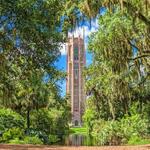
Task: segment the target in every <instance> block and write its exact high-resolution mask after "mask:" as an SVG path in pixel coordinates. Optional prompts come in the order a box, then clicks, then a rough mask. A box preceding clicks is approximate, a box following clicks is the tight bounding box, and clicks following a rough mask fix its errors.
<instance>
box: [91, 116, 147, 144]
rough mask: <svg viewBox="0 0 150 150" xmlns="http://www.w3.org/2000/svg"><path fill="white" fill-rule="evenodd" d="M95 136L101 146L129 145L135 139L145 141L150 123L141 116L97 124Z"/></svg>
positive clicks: (102, 121)
mask: <svg viewBox="0 0 150 150" xmlns="http://www.w3.org/2000/svg"><path fill="white" fill-rule="evenodd" d="M93 130H94V133H93V134H94V135H95V136H96V137H97V138H98V141H99V144H100V145H108V144H109V145H120V144H127V143H128V142H129V141H130V140H131V142H132V140H133V137H140V138H141V139H143V141H144V138H145V137H146V136H147V135H148V134H147V133H148V122H147V120H146V119H144V118H142V117H141V115H139V114H136V115H132V116H126V117H124V118H122V119H121V120H118V121H104V120H101V121H99V122H95V125H94V127H93Z"/></svg>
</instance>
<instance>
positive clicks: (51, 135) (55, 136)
mask: <svg viewBox="0 0 150 150" xmlns="http://www.w3.org/2000/svg"><path fill="white" fill-rule="evenodd" d="M48 137H49V141H50V143H56V142H58V141H59V140H60V139H59V138H58V136H57V135H53V134H50V135H49V136H48Z"/></svg>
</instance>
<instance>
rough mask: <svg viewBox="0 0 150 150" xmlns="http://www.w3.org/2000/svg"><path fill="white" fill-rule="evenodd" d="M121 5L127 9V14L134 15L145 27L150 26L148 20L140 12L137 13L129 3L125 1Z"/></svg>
mask: <svg viewBox="0 0 150 150" xmlns="http://www.w3.org/2000/svg"><path fill="white" fill-rule="evenodd" d="M123 5H124V6H125V7H126V8H127V9H128V11H129V13H131V14H132V13H136V15H137V17H138V18H139V19H140V20H142V21H143V22H144V23H145V24H146V25H148V26H150V20H149V19H148V18H146V17H145V16H144V15H143V14H142V13H141V12H139V11H138V10H137V9H136V7H134V6H133V5H131V3H129V2H127V1H123Z"/></svg>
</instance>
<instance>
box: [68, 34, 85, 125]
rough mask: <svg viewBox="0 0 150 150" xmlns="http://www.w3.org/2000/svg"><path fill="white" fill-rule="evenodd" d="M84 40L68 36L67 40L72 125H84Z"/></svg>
mask: <svg viewBox="0 0 150 150" xmlns="http://www.w3.org/2000/svg"><path fill="white" fill-rule="evenodd" d="M85 63H86V59H85V47H84V40H83V39H82V38H81V37H80V36H79V37H77V38H74V37H72V38H68V42H67V85H66V92H67V94H69V95H70V97H71V113H72V125H73V126H81V125H82V115H83V112H84V108H85V92H84V78H83V68H84V66H85Z"/></svg>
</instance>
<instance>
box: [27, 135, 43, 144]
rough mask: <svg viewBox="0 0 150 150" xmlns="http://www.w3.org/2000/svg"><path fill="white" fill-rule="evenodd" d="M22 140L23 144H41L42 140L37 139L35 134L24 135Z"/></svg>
mask: <svg viewBox="0 0 150 150" xmlns="http://www.w3.org/2000/svg"><path fill="white" fill-rule="evenodd" d="M24 142H25V144H40V145H41V144H43V142H42V141H41V139H39V137H37V136H26V137H25V138H24Z"/></svg>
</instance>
